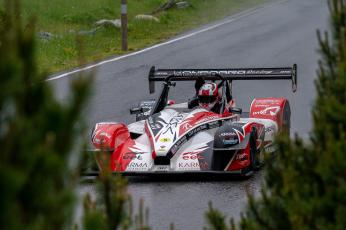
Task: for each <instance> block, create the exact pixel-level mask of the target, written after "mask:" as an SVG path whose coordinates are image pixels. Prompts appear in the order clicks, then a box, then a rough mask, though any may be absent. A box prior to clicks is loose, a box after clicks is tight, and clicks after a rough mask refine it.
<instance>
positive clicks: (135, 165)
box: [127, 162, 148, 169]
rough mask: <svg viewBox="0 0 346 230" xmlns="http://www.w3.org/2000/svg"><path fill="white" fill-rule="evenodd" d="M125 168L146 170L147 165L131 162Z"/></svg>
mask: <svg viewBox="0 0 346 230" xmlns="http://www.w3.org/2000/svg"><path fill="white" fill-rule="evenodd" d="M127 167H128V168H130V169H143V168H148V164H147V163H143V162H139V163H138V162H131V163H130V164H129V165H128V166H127Z"/></svg>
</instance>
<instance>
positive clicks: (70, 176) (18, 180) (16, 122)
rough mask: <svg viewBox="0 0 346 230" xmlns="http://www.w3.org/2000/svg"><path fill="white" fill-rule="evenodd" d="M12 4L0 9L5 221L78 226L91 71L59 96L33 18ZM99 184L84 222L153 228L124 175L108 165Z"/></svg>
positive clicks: (0, 188)
mask: <svg viewBox="0 0 346 230" xmlns="http://www.w3.org/2000/svg"><path fill="white" fill-rule="evenodd" d="M5 6H6V7H5V9H4V11H3V12H2V13H1V16H0V17H1V18H0V32H1V33H0V112H1V113H0V146H1V154H0V157H1V160H0V178H1V180H0V194H1V196H0V204H1V208H0V229H35V230H36V229H71V228H72V227H73V226H74V223H73V221H74V220H73V216H74V210H75V207H76V202H75V196H74V192H75V190H76V188H77V186H78V183H79V176H78V168H79V167H78V163H79V161H80V156H79V154H77V153H78V152H80V151H81V147H83V146H81V144H76V143H83V142H82V141H81V138H82V137H83V131H84V129H83V125H82V122H81V117H80V115H81V112H82V110H83V107H84V105H85V103H86V99H87V97H88V94H89V92H90V85H91V84H90V77H88V76H83V78H80V79H79V80H75V81H73V82H72V84H71V92H72V93H71V95H70V98H69V100H68V102H64V103H62V102H59V101H58V100H57V99H56V98H55V97H54V95H53V91H52V89H51V87H50V85H48V83H47V82H46V81H44V79H45V75H43V74H39V73H38V70H37V64H36V62H35V30H34V23H30V24H29V25H28V26H26V27H25V28H24V27H23V25H22V22H21V20H20V17H19V15H20V10H19V8H20V7H19V1H13V0H7V1H5ZM105 156H106V157H105ZM105 156H101V157H102V159H104V161H105V162H104V165H108V163H107V161H108V160H109V159H107V156H108V157H109V154H106V155H105ZM74 162H75V163H74ZM97 184H98V187H99V190H98V191H99V192H98V193H97V195H98V196H99V197H98V200H96V201H94V200H92V199H91V196H89V195H88V196H87V197H86V198H85V201H84V218H83V220H82V223H81V226H82V227H83V229H113V230H114V229H119V228H122V229H129V228H133V229H140V230H146V229H149V228H148V226H147V222H148V215H147V214H144V212H143V209H144V208H143V202H141V204H140V209H139V215H138V216H136V217H135V221H134V223H133V216H132V211H131V200H130V196H129V194H128V193H127V190H126V185H127V184H126V180H125V179H123V178H121V177H114V176H112V174H111V172H110V170H109V167H103V170H102V171H101V174H100V177H99V179H98V180H97ZM77 227H78V226H77Z"/></svg>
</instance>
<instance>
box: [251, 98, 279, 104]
mask: <svg viewBox="0 0 346 230" xmlns="http://www.w3.org/2000/svg"><path fill="white" fill-rule="evenodd" d="M280 103H281V100H278V99H261V100H257V101H256V103H255V105H268V104H280Z"/></svg>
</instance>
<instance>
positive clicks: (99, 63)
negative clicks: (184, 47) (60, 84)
mask: <svg viewBox="0 0 346 230" xmlns="http://www.w3.org/2000/svg"><path fill="white" fill-rule="evenodd" d="M286 1H288V0H282V1H279V2H275V3H271V4H268V5H264V6H258V7H255V8H251V9H249V10H245V11H243V12H241V13H238V14H236V15H234V16H233V17H231V18H230V19H228V20H226V21H223V22H221V23H218V24H215V25H212V26H209V27H207V28H204V29H201V30H198V31H195V32H191V33H189V34H186V35H184V36H181V37H178V38H175V39H172V40H168V41H166V42H163V43H159V44H156V45H153V46H150V47H148V48H145V49H142V50H139V51H136V52H133V53H129V54H126V55H123V56H118V57H115V58H111V59H108V60H104V61H101V62H98V63H96V64H92V65H88V66H86V67H82V68H77V69H75V70H72V71H70V72H66V73H63V74H59V75H57V76H53V77H51V78H48V79H47V80H46V81H53V80H58V79H60V78H64V77H67V76H69V75H72V74H75V73H79V72H81V71H85V70H89V69H92V68H95V67H98V66H101V65H104V64H107V63H110V62H115V61H119V60H121V59H124V58H128V57H131V56H134V55H137V54H141V53H144V52H147V51H149V50H152V49H155V48H158V47H161V46H165V45H169V44H172V43H175V42H177V41H181V40H183V39H186V38H190V37H192V36H195V35H197V34H200V33H204V32H206V31H210V30H213V29H215V28H218V27H221V26H223V25H226V24H229V23H232V22H234V21H236V20H238V19H241V18H243V17H247V16H250V15H252V14H254V13H256V12H257V11H258V10H260V9H265V8H269V7H271V6H273V5H274V4H281V3H283V2H286Z"/></svg>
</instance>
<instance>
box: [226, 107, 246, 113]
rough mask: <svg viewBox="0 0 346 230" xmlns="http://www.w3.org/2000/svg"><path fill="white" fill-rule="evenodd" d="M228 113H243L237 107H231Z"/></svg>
mask: <svg viewBox="0 0 346 230" xmlns="http://www.w3.org/2000/svg"><path fill="white" fill-rule="evenodd" d="M228 111H229V112H231V113H235V114H241V113H242V112H243V110H242V109H241V108H237V107H230V108H229V110H228Z"/></svg>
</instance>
